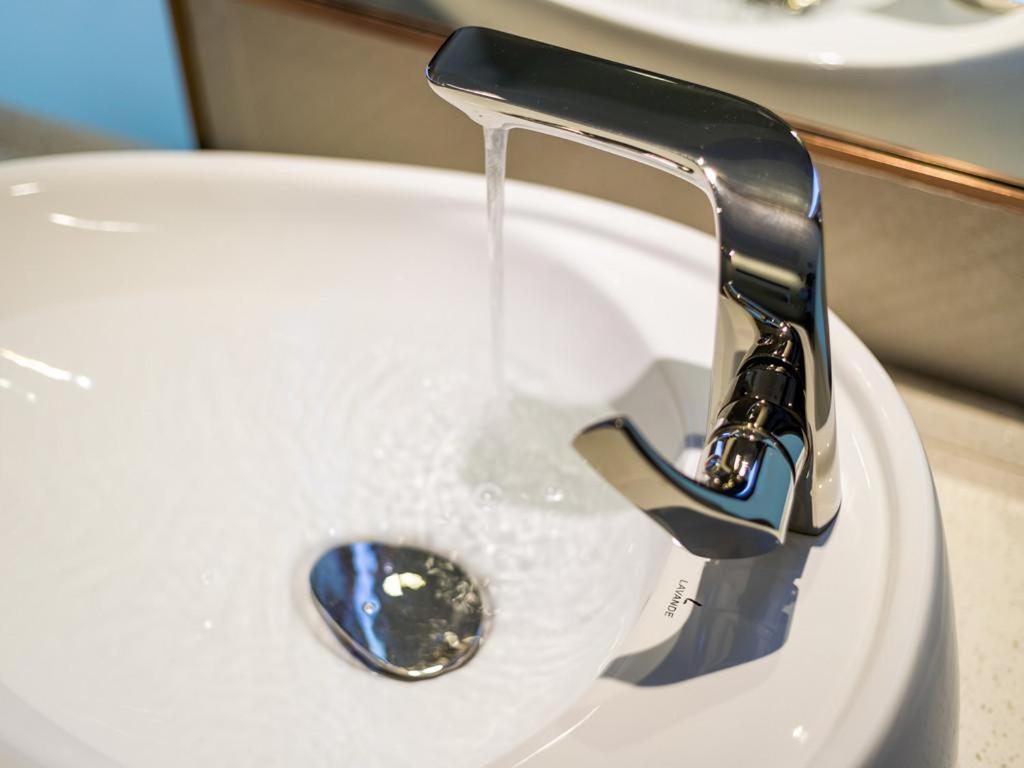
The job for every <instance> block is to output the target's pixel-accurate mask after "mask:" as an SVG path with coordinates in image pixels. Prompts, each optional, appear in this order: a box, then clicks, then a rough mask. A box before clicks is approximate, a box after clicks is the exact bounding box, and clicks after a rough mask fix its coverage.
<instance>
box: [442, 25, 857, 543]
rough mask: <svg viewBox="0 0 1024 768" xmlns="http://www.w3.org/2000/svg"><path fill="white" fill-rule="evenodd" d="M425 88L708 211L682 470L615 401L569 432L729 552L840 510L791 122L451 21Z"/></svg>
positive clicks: (659, 505)
mask: <svg viewBox="0 0 1024 768" xmlns="http://www.w3.org/2000/svg"><path fill="white" fill-rule="evenodd" d="M427 79H428V81H429V83H430V85H431V87H432V88H433V89H434V91H435V92H437V93H438V94H439V95H440V96H441V97H442V98H444V99H446V100H447V101H449V102H451V103H452V104H454V105H455V106H456V107H458V108H459V109H461V110H462V111H463V112H465V113H466V114H467V115H469V116H470V117H471V118H472V119H474V120H476V121H477V122H479V123H481V124H483V125H485V126H489V127H505V128H525V129H528V130H532V131H537V132H540V133H546V134H551V135H555V136H560V137H562V138H567V139H570V140H572V141H576V142H580V143H583V144H587V145H589V146H593V147H595V148H597V149H601V150H604V151H607V152H611V153H613V154H616V155H621V156H625V157H628V158H631V159H633V160H636V161H638V162H641V163H644V164H647V165H651V166H654V167H656V168H659V169H661V170H663V171H666V172H668V173H670V174H672V175H675V176H678V177H679V178H682V179H684V180H685V181H687V182H689V183H691V184H695V185H696V186H698V187H699V188H700V189H702V190H703V191H704V192H705V194H706V195H707V196H708V198H709V200H710V202H711V205H712V208H713V210H714V212H715V220H716V225H717V230H718V244H719V267H720V268H719V294H718V297H719V301H718V317H717V328H716V334H715V353H714V360H713V368H712V377H711V382H712V384H711V388H712V392H711V398H710V403H711V407H710V412H709V414H708V438H707V441H706V444H705V448H704V453H703V459H702V467H701V471H700V474H699V476H698V477H697V478H690V477H687V476H686V475H684V474H683V473H681V472H680V471H679V470H677V469H676V468H675V467H674V466H673V465H672V463H671V462H670V461H668V460H666V459H665V458H664V457H662V456H660V455H659V454H658V453H657V452H656V451H655V450H654V449H653V448H652V447H651V445H650V444H649V443H648V442H647V441H646V440H645V439H644V437H643V435H641V434H640V432H639V431H638V430H637V429H636V427H635V426H634V425H633V424H632V423H631V422H630V421H629V420H628V419H627V418H625V417H623V416H619V417H615V418H612V419H610V420H608V421H604V422H601V423H599V424H595V425H593V426H591V427H588V428H587V429H585V430H584V431H583V432H582V433H581V434H580V435H579V436H578V437H577V438H576V440H575V441H574V445H575V447H576V449H577V450H578V451H579V452H580V453H581V454H582V455H583V456H584V458H586V459H587V460H588V461H589V462H590V463H591V465H592V466H593V467H594V468H595V470H596V471H598V472H599V473H600V474H601V475H602V476H604V478H605V479H606V480H608V482H610V483H611V484H612V485H613V486H614V487H616V488H617V489H618V490H619V491H620V492H621V493H622V494H623V495H625V496H626V497H627V498H628V499H630V500H631V501H632V502H633V503H634V504H636V505H637V506H638V507H640V508H641V509H642V510H644V511H645V512H647V513H648V514H649V515H651V516H652V517H653V518H654V519H655V520H657V521H658V522H659V523H661V524H662V525H663V526H664V527H666V528H667V529H668V530H669V531H670V532H671V533H672V535H673V536H674V537H675V538H676V539H677V540H679V541H680V543H682V544H684V545H685V546H687V548H689V549H691V550H692V551H694V552H696V553H698V554H702V555H704V556H707V557H721V558H724V557H746V556H749V555H753V554H758V553H760V552H763V551H766V550H767V549H770V548H772V547H774V546H777V545H778V544H781V543H782V542H783V541H784V539H785V536H786V531H787V530H793V531H797V532H800V533H809V534H816V533H820V532H821V531H823V530H824V529H825V528H827V527H828V526H829V524H830V523H831V522H832V520H833V518H834V517H835V515H836V513H837V512H838V510H839V503H840V491H839V469H838V463H837V460H836V440H835V435H836V422H835V405H834V401H833V393H832V369H831V361H830V355H829V334H828V311H827V303H826V299H825V268H824V253H823V240H822V227H821V201H820V192H819V187H818V176H817V172H816V171H815V168H814V165H813V164H812V162H811V159H810V156H809V155H808V153H807V150H806V149H805V148H804V146H803V144H802V143H801V142H800V139H799V138H798V137H797V135H796V133H794V132H793V130H792V129H791V128H790V127H789V126H788V125H786V123H785V122H783V121H782V120H781V119H780V118H778V117H777V116H776V115H774V114H772V113H771V112H769V111H768V110H766V109H764V108H763V107H760V106H758V105H756V104H753V103H752V102H749V101H746V100H744V99H740V98H737V97H735V96H731V95H729V94H726V93H722V92H720V91H715V90H712V89H710V88H705V87H703V86H699V85H695V84H693V83H687V82H684V81H682V80H677V79H675V78H671V77H666V76H664V75H659V74H657V73H654V72H646V71H643V70H640V69H635V68H633V67H628V66H626V65H623V64H618V63H615V62H611V61H606V60H603V59H598V58H594V57H592V56H587V55H584V54H581V53H576V52H574V51H569V50H566V49H563V48H557V47H554V46H550V45H546V44H544V43H539V42H536V41H533V40H527V39H525V38H521V37H515V36H513V35H508V34H505V33H502V32H496V31H494V30H488V29H480V28H463V29H460V30H457V31H456V32H454V33H453V34H452V35H451V36H450V37H449V38H448V40H447V41H446V42H445V43H444V45H443V46H442V47H441V48H440V49H439V50H438V52H437V53H436V54H435V56H434V58H433V60H432V61H431V62H430V64H429V65H428V67H427Z"/></svg>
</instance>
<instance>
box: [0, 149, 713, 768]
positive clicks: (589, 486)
mask: <svg viewBox="0 0 1024 768" xmlns="http://www.w3.org/2000/svg"><path fill="white" fill-rule="evenodd" d="M224 162H225V163H230V160H229V159H225V160H224ZM268 163H269V166H270V170H271V172H272V174H273V173H274V164H273V161H265V164H264V167H263V170H262V171H261V173H264V172H265V171H266V170H267V167H266V164H268ZM54 167H55V168H58V170H57V172H55V173H48V172H47V168H46V165H45V164H40V165H28V166H25V168H26V173H27V174H28V175H22V174H21V173H19V170H18V166H14V167H12V168H10V169H8V170H7V171H6V172H5V173H4V174H3V184H2V185H0V188H2V189H3V190H4V192H5V193H7V192H8V190H9V189H10V188H11V187H15V186H16V185H18V184H25V183H30V182H31V183H35V184H37V185H38V186H39V188H40V189H39V191H38V192H36V193H33V194H29V195H18V196H14V197H8V199H7V201H5V202H6V204H5V205H4V206H3V209H2V210H3V212H4V215H3V221H4V224H3V229H4V231H5V232H6V233H7V234H6V237H7V238H8V243H7V248H8V249H9V251H8V252H9V253H13V254H15V259H14V260H13V261H14V263H13V265H12V264H11V263H10V262H7V263H6V266H5V275H4V281H3V288H2V289H0V292H2V301H0V306H2V308H3V309H2V310H0V312H2V315H0V345H2V347H3V353H2V354H3V358H2V359H0V376H2V378H3V381H2V385H3V390H2V391H0V423H2V424H3V432H4V435H5V439H4V440H3V441H2V444H0V468H2V469H0V473H2V475H0V487H2V492H0V493H2V498H0V504H2V507H3V510H4V512H3V515H2V520H0V524H2V529H3V535H2V536H0V581H2V582H3V583H5V584H8V585H10V584H16V585H17V588H16V589H5V590H3V591H2V592H0V612H2V613H3V615H5V616H17V617H19V619H18V620H17V621H16V622H12V623H7V624H6V627H5V630H4V632H3V635H2V639H0V683H2V685H3V686H6V687H7V688H8V689H9V690H10V691H11V692H13V693H14V694H15V695H16V696H17V697H19V698H20V699H21V700H22V701H23V702H24V703H25V704H26V705H27V706H29V707H31V708H32V709H34V710H36V711H37V712H39V713H43V714H44V715H45V716H46V717H47V718H50V719H51V720H53V721H56V722H59V723H60V725H61V727H62V728H63V729H65V730H66V731H67V733H68V734H70V735H72V736H75V737H77V738H78V739H80V740H81V741H83V742H85V743H88V744H90V745H93V746H94V747H97V748H98V749H99V750H100V751H102V752H103V753H104V754H108V755H110V756H111V757H113V758H114V759H116V760H118V761H123V762H125V763H127V764H148V765H158V764H167V765H171V764H174V765H180V764H182V762H183V761H184V762H187V763H188V764H192V765H196V764H201V763H202V764H206V763H207V762H208V763H209V764H216V763H217V762H218V761H223V760H225V759H227V760H228V762H233V761H237V760H241V759H243V758H245V759H248V760H250V761H255V762H257V763H259V764H261V765H270V764H298V763H302V764H308V765H312V764H318V763H319V761H321V760H325V759H328V758H336V757H337V754H336V749H337V745H338V744H341V743H343V744H344V746H345V750H346V753H347V754H346V755H345V758H346V759H345V761H344V762H346V763H351V764H359V765H400V764H404V763H403V760H406V759H407V757H408V755H410V754H417V753H418V752H422V751H423V750H428V749H429V750H430V754H432V755H433V756H434V757H433V758H432V760H431V762H433V763H435V764H460V765H477V764H481V763H483V762H486V761H487V760H489V759H492V758H495V757H497V756H499V755H500V754H502V752H504V751H506V750H507V749H509V748H510V747H511V746H513V745H514V744H515V743H517V742H518V741H520V740H522V739H523V738H524V737H525V736H526V735H528V734H529V733H531V732H533V731H534V730H536V729H537V728H539V727H540V726H541V725H542V724H544V723H545V722H547V721H548V720H550V719H551V718H552V717H553V716H554V715H556V714H558V713H559V712H560V711H561V710H563V709H564V708H565V707H567V706H568V705H569V704H570V703H571V702H572V701H573V700H574V699H576V698H578V697H579V696H580V695H581V694H582V692H583V691H584V690H585V689H586V687H587V686H588V685H590V684H591V683H592V682H593V680H594V679H595V678H596V676H597V675H598V674H599V672H600V671H601V669H602V668H603V667H604V665H605V664H606V663H607V662H608V661H609V658H610V654H611V653H612V651H613V650H614V649H615V647H616V645H617V644H618V643H619V641H620V640H621V639H622V637H623V636H624V634H625V632H626V631H627V630H628V628H629V627H630V626H631V625H632V622H633V621H634V620H635V618H636V615H637V613H638V612H639V610H640V608H641V606H642V604H643V601H644V598H645V596H646V593H647V591H648V590H649V588H650V584H651V582H652V579H653V578H654V577H655V576H656V575H657V572H658V568H659V566H660V564H661V563H662V562H663V560H664V554H665V551H666V549H667V547H668V543H667V540H666V539H665V537H664V536H663V535H662V534H661V533H660V532H659V530H658V529H657V528H656V527H655V526H654V525H653V524H651V523H650V522H648V520H647V519H646V518H645V517H644V516H643V515H641V514H639V513H637V512H635V511H634V510H632V509H631V508H630V507H629V505H628V504H627V503H626V502H624V501H623V500H622V499H620V498H619V497H617V495H616V494H614V492H613V491H611V490H610V489H607V488H605V487H604V485H603V483H602V482H601V481H600V480H599V479H598V478H597V477H596V475H593V474H592V473H591V472H590V471H589V469H588V468H587V467H586V466H585V465H584V464H583V462H582V461H581V460H580V459H579V458H577V457H576V455H575V454H574V452H573V451H572V449H571V448H570V447H569V443H570V441H571V438H572V436H573V434H574V432H575V431H576V430H578V429H580V428H581V427H582V426H584V425H585V424H587V423H589V421H591V420H594V419H596V418H598V417H601V416H604V415H607V414H608V413H609V412H611V410H612V409H613V407H614V406H613V405H612V401H613V400H615V399H616V398H621V397H622V396H623V394H624V393H627V394H628V390H629V389H630V387H631V386H632V385H633V383H634V382H636V381H639V380H640V379H642V377H643V374H644V372H645V370H646V369H647V368H649V366H650V365H651V364H652V363H653V362H654V361H653V359H652V356H651V355H652V353H651V351H650V350H649V349H647V348H646V347H645V344H644V341H643V338H642V337H641V336H640V334H639V333H638V331H637V330H636V328H635V327H634V325H633V324H632V322H631V320H630V318H629V317H628V316H627V315H626V314H624V313H623V311H622V310H621V309H619V308H617V307H616V305H615V304H614V302H612V301H611V300H610V299H609V297H608V296H607V295H606V293H605V292H604V290H603V289H602V287H601V286H599V285H595V284H594V283H593V282H592V281H590V280H588V279H587V278H586V277H585V276H584V275H583V274H582V273H580V272H579V270H576V269H574V268H573V267H572V266H571V265H569V264H566V263H565V262H564V260H563V259H561V258H560V256H559V254H558V248H557V245H556V243H557V238H555V241H554V242H551V243H549V244H544V243H539V242H528V243H520V242H516V241H515V240H514V239H513V241H512V242H511V243H510V251H511V252H512V253H513V254H516V253H519V254H521V255H522V257H521V258H520V257H518V256H517V257H515V258H510V270H509V275H508V280H509V306H510V317H509V346H510V358H511V374H510V375H511V376H512V378H513V380H514V381H519V382H521V383H520V384H519V385H517V393H516V394H515V395H514V396H512V398H511V400H510V402H508V403H506V404H504V405H503V404H501V402H500V401H499V400H497V399H496V395H495V392H494V390H493V384H492V381H491V374H490V371H489V370H488V368H487V366H486V361H487V353H488V349H489V344H490V339H489V338H488V335H487V331H486V329H487V328H488V325H489V323H488V304H487V299H486V297H487V295H488V288H487V282H486V280H487V264H486V259H485V247H484V230H483V219H484V217H483V213H482V195H481V198H480V199H479V200H474V201H473V203H472V204H465V203H459V204H458V205H446V213H445V215H444V216H440V217H439V216H437V215H435V212H434V211H433V210H432V209H430V208H427V207H424V205H423V197H422V195H420V194H418V193H415V192H414V191H413V190H403V189H400V188H395V187H394V185H393V184H392V183H391V182H389V181H388V180H387V178H384V179H383V180H378V181H376V182H375V181H374V178H373V175H372V174H370V173H367V174H366V178H365V179H362V180H359V179H358V178H354V179H352V181H354V182H355V183H348V184H343V185H339V184H338V183H337V182H336V180H335V179H332V178H331V177H330V174H325V175H324V176H323V178H322V179H320V180H319V181H318V180H317V179H316V178H315V174H314V178H312V179H310V178H309V177H308V175H307V176H306V177H304V178H302V179H301V180H299V179H294V178H289V176H288V174H287V173H284V174H280V173H278V174H277V176H276V178H274V180H273V182H272V184H270V185H266V183H265V181H266V180H265V178H263V179H261V181H262V182H263V183H261V184H257V185H255V186H254V184H253V181H254V180H253V179H252V178H251V177H247V174H246V173H245V171H244V168H245V167H244V166H243V170H242V173H241V174H240V175H239V174H233V175H232V176H231V177H230V178H227V179H220V180H217V181H215V182H214V183H212V184H206V183H205V182H203V183H199V178H198V177H197V176H196V175H194V174H188V173H186V174H185V175H184V176H182V175H181V174H175V173H173V172H171V171H172V169H173V161H172V160H167V159H165V160H162V161H160V162H157V165H156V167H155V168H153V169H151V170H153V171H154V172H155V173H156V174H157V176H158V177H159V178H160V181H159V184H158V186H157V188H154V182H153V179H152V177H149V176H147V175H146V173H139V172H136V171H135V169H134V168H133V167H132V163H131V161H130V160H129V159H121V160H119V159H116V158H115V159H112V160H110V161H109V163H108V167H107V168H106V169H105V173H104V182H103V186H102V194H99V195H97V194H94V193H93V192H92V190H94V189H95V186H94V185H95V179H94V178H93V177H92V176H91V174H90V173H89V170H90V167H91V166H90V163H89V160H88V159H83V160H82V162H81V163H80V164H78V165H76V164H75V163H74V162H72V163H71V164H64V165H61V166H54ZM286 167H287V166H285V165H282V166H281V168H286ZM358 176H359V174H358V173H357V174H356V177H358ZM311 182H312V183H311ZM21 189H24V187H21ZM547 226H548V227H549V228H550V229H553V230H557V228H558V227H559V226H560V225H559V224H558V222H553V223H550V224H548V225H547ZM512 229H513V232H514V227H513V228H512ZM12 236H13V238H14V239H13V243H12V242H11V240H10V238H11V237H12ZM594 237H598V235H596V234H595V235H594ZM565 297H572V301H571V302H567V301H564V299H565ZM566 350H571V352H570V353H569V354H566ZM696 385H697V387H698V388H699V387H701V386H702V385H703V382H702V381H701V379H700V378H699V377H698V379H697V380H696ZM645 387H646V389H645V392H644V397H643V398H642V400H643V402H645V403H647V404H648V406H647V407H648V408H649V409H653V412H654V413H665V412H667V413H670V414H672V419H671V421H674V423H671V424H667V425H665V426H666V427H667V428H663V430H662V431H663V432H664V433H665V434H666V435H668V436H672V435H674V436H675V439H679V438H680V436H681V435H683V434H684V433H685V431H686V430H685V429H684V428H683V425H682V424H681V422H680V419H681V418H682V416H681V415H680V413H679V411H678V409H677V408H676V407H675V406H674V405H672V402H673V401H672V397H673V395H672V394H671V393H672V390H671V389H670V387H669V385H668V383H667V382H665V381H661V382H658V381H654V382H653V383H652V382H648V383H647V384H646V385H645ZM659 398H660V401H659ZM666 406H668V407H667V408H666ZM664 421H665V420H664V419H661V422H662V423H664ZM696 428H697V429H698V431H699V429H700V428H701V426H700V425H697V427H696ZM354 539H373V540H381V541H392V542H396V543H409V544H414V545H417V546H425V547H428V548H430V549H432V550H435V551H438V552H441V553H444V554H446V555H449V556H451V557H453V558H454V559H456V560H457V561H458V562H459V563H460V564H461V565H463V566H464V567H466V568H468V569H470V571H471V572H472V573H473V574H474V575H475V576H476V577H477V579H479V580H480V581H482V582H483V584H484V585H485V588H486V590H487V592H488V595H489V601H490V606H491V609H492V611H493V616H492V617H491V624H492V626H491V629H490V631H489V633H488V636H487V638H486V643H485V647H484V649H483V650H482V651H481V652H480V654H479V655H478V658H476V659H474V660H473V661H472V663H470V664H469V665H467V666H466V667H465V668H464V669H461V670H459V671H458V673H456V674H452V675H450V676H448V677H446V678H443V679H438V680H436V681H430V682H427V683H423V684H418V685H409V684H402V683H397V682H393V681H391V680H385V679H382V678H379V677H375V676H373V675H371V674H368V673H367V672H366V671H365V670H363V669H361V668H358V667H357V666H355V665H352V664H350V663H348V660H347V659H346V658H344V652H343V651H341V650H340V648H339V647H338V644H337V642H336V641H335V640H334V639H333V638H331V637H330V636H329V635H325V633H324V632H323V631H322V622H321V621H320V619H319V618H318V617H317V616H316V615H315V613H314V612H313V611H312V604H311V601H310V599H309V596H308V581H307V579H308V572H309V567H310V565H311V564H312V562H313V561H314V560H315V558H316V557H318V556H319V555H320V554H321V553H322V552H323V551H324V550H325V549H326V548H327V547H329V546H331V545H332V544H334V543H337V542H344V541H351V540H354ZM392 728H394V729H395V730H394V731H392ZM296 733H301V734H302V738H301V751H299V752H296V744H295V740H294V734H296ZM399 733H400V734H401V738H394V737H397V735H398V734H399ZM224 734H245V740H244V743H228V744H226V743H225V741H224Z"/></svg>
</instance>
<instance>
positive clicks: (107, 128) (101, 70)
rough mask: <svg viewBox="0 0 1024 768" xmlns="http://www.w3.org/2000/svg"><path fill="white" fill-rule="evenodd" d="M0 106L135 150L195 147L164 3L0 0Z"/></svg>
mask: <svg viewBox="0 0 1024 768" xmlns="http://www.w3.org/2000/svg"><path fill="white" fill-rule="evenodd" d="M0 105H3V106H6V107H10V108H13V109H16V110H20V111H23V112H28V113H30V114H33V115H37V116H39V117H45V118H49V119H52V120H59V121H63V122H67V123H71V124H73V125H77V126H81V127H83V128H86V129H88V130H91V131H93V132H94V133H104V134H108V135H111V136H115V137H121V138H125V139H128V140H130V141H133V142H135V143H139V144H144V145H149V146H157V147H173V148H184V147H192V146H194V145H195V139H194V135H193V131H192V123H191V117H190V115H189V110H188V99H187V96H186V94H185V86H184V82H183V80H182V75H181V66H180V62H179V61H178V53H177V48H176V44H175V41H174V27H173V24H172V21H171V16H170V11H169V10H168V8H167V7H166V5H165V2H164V0H0Z"/></svg>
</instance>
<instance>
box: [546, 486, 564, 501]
mask: <svg viewBox="0 0 1024 768" xmlns="http://www.w3.org/2000/svg"><path fill="white" fill-rule="evenodd" d="M563 498H565V493H564V492H563V491H562V489H561V488H559V487H558V486H557V485H549V486H547V487H546V488H545V489H544V500H545V501H550V502H551V503H553V504H557V503H558V502H560V501H561V500H562V499H563Z"/></svg>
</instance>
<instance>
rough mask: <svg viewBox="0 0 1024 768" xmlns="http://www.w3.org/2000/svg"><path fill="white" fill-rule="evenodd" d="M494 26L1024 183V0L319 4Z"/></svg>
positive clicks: (899, 150)
mask: <svg viewBox="0 0 1024 768" xmlns="http://www.w3.org/2000/svg"><path fill="white" fill-rule="evenodd" d="M319 4H321V5H330V6H335V7H343V8H348V9H350V10H351V9H353V7H355V9H356V10H360V11H364V12H368V13H371V14H374V15H377V16H378V17H379V18H381V19H383V20H384V21H388V22H391V23H394V24H397V25H400V26H404V27H407V28H408V27H412V28H413V29H417V30H421V31H426V32H433V33H437V34H438V35H441V34H445V33H447V32H448V31H450V30H451V29H454V28H455V27H459V26H466V25H480V26H489V27H494V28H497V29H502V30H504V31H507V32H512V33H515V34H520V35H524V36H526V37H532V38H536V39H540V40H544V41H546V42H550V43H554V44H557V45H561V46H565V47H568V48H573V49H576V50H581V51H585V52H588V53H592V54H594V55H596V56H601V57H603V58H608V59H613V60H617V61H627V62H630V63H631V64H635V65H636V66H638V67H643V68H646V69H650V70H653V71H656V72H662V73H665V74H670V75H674V76H676V77H679V78H682V79H684V80H691V81H694V82H699V83H702V84H704V85H709V86H711V87H714V88H719V89H721V90H725V91H729V92H731V93H735V94H737V95H740V96H744V97H746V98H748V99H751V100H752V101H756V102H758V103H761V104H764V105H766V106H767V107H769V108H771V109H772V110H774V111H776V112H778V113H779V114H780V115H782V116H783V117H785V118H786V119H787V120H788V121H790V122H791V123H792V124H793V125H794V126H795V127H797V128H798V129H799V130H800V131H801V133H802V134H805V135H806V134H808V133H810V134H814V135H820V136H824V137H827V138H828V139H831V140H838V141H841V142H844V143H850V144H855V145H858V146H860V147H866V148H868V149H869V150H870V151H876V152H883V153H887V154H889V155H895V156H897V157H906V158H909V159H912V160H914V161H915V162H923V163H926V164H928V165H931V166H936V167H939V168H944V169H950V170H953V171H956V172H961V173H965V174H967V175H970V176H974V177H977V178H980V179H984V180H991V181H994V182H997V183H1004V184H1009V185H1011V186H1014V187H1021V186H1024V152H1021V151H1020V147H1019V142H1020V134H1021V130H1022V129H1024V93H1022V91H1021V75H1022V73H1024V10H1022V9H1024V4H1022V3H1021V0H688V1H686V2H684V1H682V0H629V1H628V2H626V1H625V0H517V2H515V3H509V2H508V1H507V0H344V1H343V0H320V2H319Z"/></svg>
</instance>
